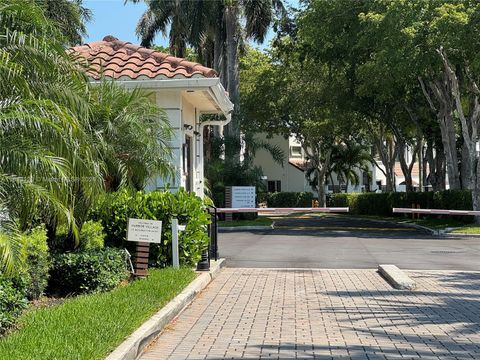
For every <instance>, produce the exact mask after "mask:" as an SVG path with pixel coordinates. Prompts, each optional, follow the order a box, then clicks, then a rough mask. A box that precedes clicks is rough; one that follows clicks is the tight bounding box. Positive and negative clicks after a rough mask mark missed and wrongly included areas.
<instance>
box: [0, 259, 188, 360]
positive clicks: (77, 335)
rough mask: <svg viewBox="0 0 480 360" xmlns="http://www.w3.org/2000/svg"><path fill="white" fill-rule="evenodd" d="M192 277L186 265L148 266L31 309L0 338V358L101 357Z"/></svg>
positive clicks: (10, 359) (22, 359)
mask: <svg viewBox="0 0 480 360" xmlns="http://www.w3.org/2000/svg"><path fill="white" fill-rule="evenodd" d="M194 278H195V273H194V272H193V270H190V269H180V270H174V269H170V268H169V269H163V270H151V271H150V276H149V277H148V278H147V279H144V280H137V281H134V282H133V283H131V284H129V285H127V286H123V287H119V288H117V289H115V290H113V291H111V292H107V293H102V294H94V295H84V296H79V297H75V298H71V299H68V300H66V301H65V302H64V303H63V304H61V305H58V306H52V307H49V308H43V309H37V310H32V311H29V312H27V313H25V314H24V315H23V316H22V318H21V319H20V324H19V329H18V330H16V331H14V332H12V333H10V334H9V335H8V336H6V337H4V338H1V339H0V359H2V360H3V359H9V360H16V359H19V360H20V359H21V360H30V359H31V360H34V359H35V360H37V359H103V358H104V357H105V356H106V355H107V354H108V353H109V352H111V351H112V350H113V349H115V347H116V346H118V345H119V344H120V343H121V342H122V341H123V340H124V339H125V338H126V337H127V336H128V335H130V334H131V333H132V332H133V331H134V330H135V329H137V328H138V327H139V326H140V325H141V324H142V323H143V322H144V321H145V320H147V319H148V318H149V317H150V316H151V315H153V314H154V313H155V312H156V311H158V310H159V309H160V308H162V307H163V306H164V305H165V304H167V303H168V301H170V300H171V299H172V298H173V297H175V296H176V295H177V294H178V293H180V292H181V290H182V289H183V288H185V287H186V286H187V285H188V284H189V283H190V282H191V281H192V280H193V279H194Z"/></svg>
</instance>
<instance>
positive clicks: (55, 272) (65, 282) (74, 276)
mask: <svg viewBox="0 0 480 360" xmlns="http://www.w3.org/2000/svg"><path fill="white" fill-rule="evenodd" d="M126 278H128V268H127V262H126V257H125V251H124V250H120V249H115V248H104V249H94V250H83V251H74V252H67V253H63V254H56V255H54V256H53V262H52V268H51V270H50V282H49V284H48V287H49V292H50V293H54V294H59V295H67V294H81V293H94V292H102V291H108V290H112V289H113V288H115V287H116V286H118V284H120V283H121V282H122V281H123V280H125V279H126Z"/></svg>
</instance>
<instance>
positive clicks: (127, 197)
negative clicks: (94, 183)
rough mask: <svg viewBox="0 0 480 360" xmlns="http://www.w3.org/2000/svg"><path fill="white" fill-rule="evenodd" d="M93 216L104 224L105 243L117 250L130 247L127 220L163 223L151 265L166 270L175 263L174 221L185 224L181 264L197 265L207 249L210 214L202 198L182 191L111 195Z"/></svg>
mask: <svg viewBox="0 0 480 360" xmlns="http://www.w3.org/2000/svg"><path fill="white" fill-rule="evenodd" d="M91 217H92V218H93V219H94V220H97V221H101V223H102V224H103V227H104V230H105V233H106V235H107V237H106V238H105V243H106V244H107V245H110V246H116V247H130V249H131V246H132V245H133V243H132V242H127V241H126V236H127V220H128V218H136V219H152V220H161V221H162V241H161V243H160V244H150V265H152V266H158V267H165V266H170V265H171V264H172V230H171V224H172V219H173V218H177V219H178V222H179V224H181V225H186V227H185V231H182V232H180V234H179V239H178V240H179V255H180V264H181V265H183V266H195V265H196V264H197V263H198V261H199V260H200V259H201V254H202V252H203V250H205V249H207V247H208V240H209V238H208V235H207V232H206V227H207V225H208V224H209V223H210V215H209V214H208V213H207V212H206V211H205V209H204V206H203V202H202V199H200V198H199V197H197V196H195V194H193V193H187V192H186V191H185V190H183V189H181V190H179V191H177V192H176V193H171V192H169V191H154V192H150V193H145V192H143V191H139V192H136V193H131V192H128V191H126V190H123V191H119V192H116V193H112V194H108V195H107V196H106V197H105V198H103V199H102V200H101V201H100V203H99V204H98V205H97V206H96V208H95V209H94V210H93V211H92V213H91Z"/></svg>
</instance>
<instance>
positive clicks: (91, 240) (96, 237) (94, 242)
mask: <svg viewBox="0 0 480 360" xmlns="http://www.w3.org/2000/svg"><path fill="white" fill-rule="evenodd" d="M104 243H105V233H104V231H103V226H102V223H101V222H100V221H92V220H89V221H87V222H85V224H83V226H82V230H81V231H80V244H79V248H80V249H81V250H91V249H102V248H103V247H104Z"/></svg>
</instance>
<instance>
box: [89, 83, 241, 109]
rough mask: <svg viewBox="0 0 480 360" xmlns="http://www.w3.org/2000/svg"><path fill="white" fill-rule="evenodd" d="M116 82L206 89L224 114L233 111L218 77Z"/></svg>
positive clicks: (149, 87)
mask: <svg viewBox="0 0 480 360" xmlns="http://www.w3.org/2000/svg"><path fill="white" fill-rule="evenodd" d="M101 81H102V80H91V81H90V83H92V84H98V83H100V82H101ZM112 81H115V83H116V84H119V85H121V86H125V87H126V88H138V87H140V88H144V89H148V90H157V89H171V90H193V89H195V90H208V91H209V92H210V93H211V95H212V98H213V100H214V101H215V102H216V103H217V105H218V107H219V108H220V109H221V110H222V113H223V114H224V115H228V114H230V113H232V111H233V103H232V102H231V101H230V99H229V98H228V96H227V93H226V91H225V89H224V88H223V86H222V84H221V82H220V79H219V78H218V77H213V78H206V77H195V78H185V79H136V80H133V79H131V80H123V79H118V80H114V79H112Z"/></svg>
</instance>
